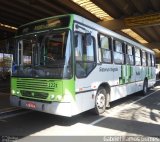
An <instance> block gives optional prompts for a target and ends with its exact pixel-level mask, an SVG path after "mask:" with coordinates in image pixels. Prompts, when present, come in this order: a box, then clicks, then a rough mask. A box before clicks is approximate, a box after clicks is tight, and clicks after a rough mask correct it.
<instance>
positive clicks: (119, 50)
mask: <svg viewBox="0 0 160 142" xmlns="http://www.w3.org/2000/svg"><path fill="white" fill-rule="evenodd" d="M114 62H115V63H116V64H124V50H123V44H122V43H121V42H120V41H117V40H115V41H114Z"/></svg>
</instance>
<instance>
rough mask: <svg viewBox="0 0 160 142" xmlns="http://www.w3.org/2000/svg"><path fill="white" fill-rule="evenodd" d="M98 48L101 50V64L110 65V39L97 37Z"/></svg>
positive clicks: (101, 36)
mask: <svg viewBox="0 0 160 142" xmlns="http://www.w3.org/2000/svg"><path fill="white" fill-rule="evenodd" d="M98 40H99V47H100V49H101V57H102V62H104V63H111V62H112V51H111V38H110V37H107V36H104V35H102V34H100V35H99V38H98Z"/></svg>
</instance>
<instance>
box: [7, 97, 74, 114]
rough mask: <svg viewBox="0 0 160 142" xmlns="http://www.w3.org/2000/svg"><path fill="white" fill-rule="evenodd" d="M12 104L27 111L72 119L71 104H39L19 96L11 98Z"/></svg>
mask: <svg viewBox="0 0 160 142" xmlns="http://www.w3.org/2000/svg"><path fill="white" fill-rule="evenodd" d="M10 104H11V105H13V106H17V107H22V108H26V109H32V110H36V111H41V112H46V113H50V114H55V115H61V116H67V117H71V116H72V113H71V108H72V107H71V103H70V102H65V103H63V102H52V103H45V102H37V101H33V100H32V101H30V100H25V98H24V99H21V98H19V97H17V96H10Z"/></svg>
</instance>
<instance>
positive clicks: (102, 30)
mask: <svg viewBox="0 0 160 142" xmlns="http://www.w3.org/2000/svg"><path fill="white" fill-rule="evenodd" d="M74 20H75V21H79V22H81V23H83V24H84V25H92V26H91V27H90V28H93V29H95V30H97V31H99V32H100V33H102V34H106V35H109V36H111V37H114V38H116V39H120V40H123V41H125V42H127V43H129V44H131V45H133V46H136V47H139V48H141V49H143V50H145V51H147V52H150V53H152V54H155V53H154V51H153V50H151V49H149V48H148V47H145V46H144V45H142V44H140V43H138V42H135V41H133V40H131V39H129V38H127V37H125V36H122V35H120V34H118V33H116V32H113V31H111V30H109V29H107V28H106V27H103V26H101V25H99V24H97V23H94V22H92V21H90V20H88V19H86V18H84V17H81V16H79V15H74Z"/></svg>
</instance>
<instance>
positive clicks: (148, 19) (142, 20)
mask: <svg viewBox="0 0 160 142" xmlns="http://www.w3.org/2000/svg"><path fill="white" fill-rule="evenodd" d="M98 24H100V25H102V26H104V27H107V28H108V29H111V30H121V29H128V28H139V27H148V26H155V25H160V13H153V14H146V15H141V16H134V17H129V18H124V19H122V20H110V21H101V22H98Z"/></svg>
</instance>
